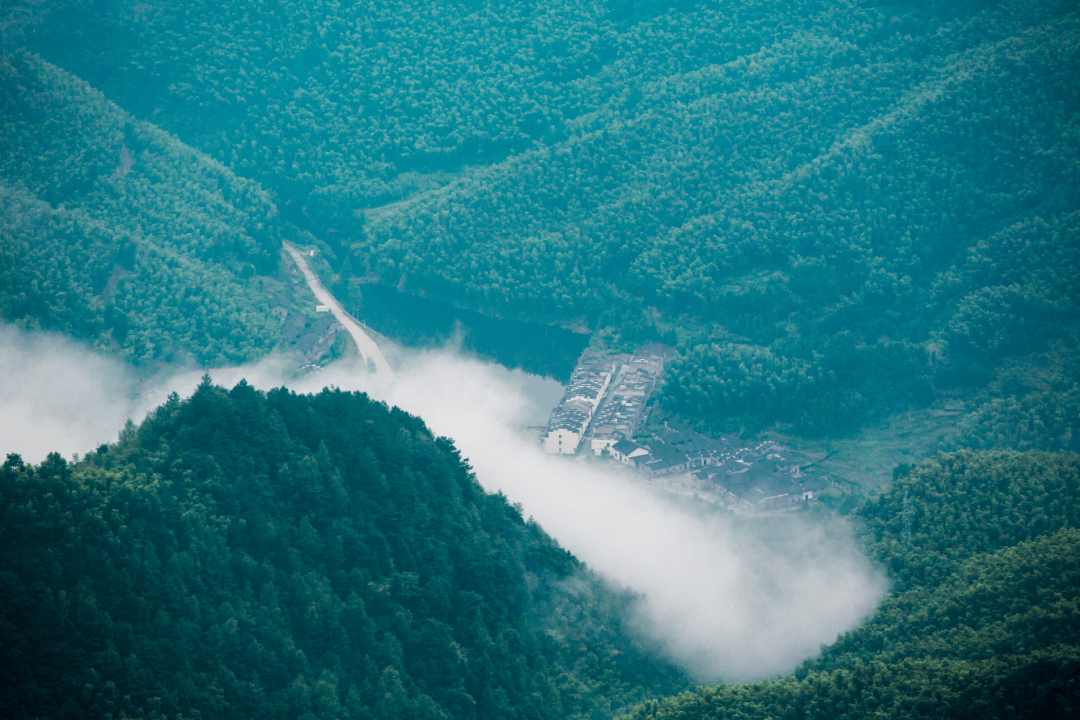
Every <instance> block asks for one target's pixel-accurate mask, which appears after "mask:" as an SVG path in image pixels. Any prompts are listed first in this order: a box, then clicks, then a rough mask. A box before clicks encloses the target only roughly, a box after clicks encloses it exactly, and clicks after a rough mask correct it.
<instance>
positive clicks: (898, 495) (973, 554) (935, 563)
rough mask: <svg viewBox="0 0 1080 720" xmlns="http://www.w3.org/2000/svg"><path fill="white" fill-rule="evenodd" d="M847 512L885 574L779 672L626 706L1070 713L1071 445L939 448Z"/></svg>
mask: <svg viewBox="0 0 1080 720" xmlns="http://www.w3.org/2000/svg"><path fill="white" fill-rule="evenodd" d="M899 475H900V476H899V477H898V478H897V480H896V482H894V483H893V485H892V486H891V487H890V488H889V490H888V491H887V492H885V493H884V494H882V495H881V496H880V497H878V498H876V499H874V500H872V501H870V502H868V503H867V504H866V505H865V506H864V507H863V508H862V509H861V510H860V511H859V515H860V516H861V518H862V519H863V520H864V521H865V523H866V526H865V533H866V537H867V540H868V545H869V550H870V553H871V555H872V556H874V557H876V558H877V559H878V560H880V561H881V562H882V563H884V564H885V566H886V567H888V568H889V570H890V572H891V573H892V575H893V576H894V578H895V587H894V590H893V592H892V593H891V594H890V596H889V597H888V598H887V599H886V601H885V602H884V603H883V604H882V606H881V607H880V608H879V609H878V610H877V612H875V614H874V615H873V616H872V617H871V618H870V619H869V620H868V621H867V622H866V623H864V624H863V625H862V626H860V627H859V628H858V629H856V630H853V631H851V632H849V633H846V634H845V635H844V636H843V637H841V638H840V639H839V641H838V642H837V643H835V644H834V645H832V646H830V647H828V648H824V650H823V653H822V655H821V656H820V657H819V658H816V659H814V660H811V661H808V662H806V663H805V664H804V665H803V667H802V668H800V669H799V671H798V672H797V673H796V674H795V675H794V676H793V677H789V678H786V679H781V680H777V681H769V682H763V683H758V684H755V685H745V686H735V687H733V686H724V685H722V686H720V687H717V688H712V689H706V690H701V691H697V692H694V693H686V694H683V695H681V696H679V697H677V698H674V699H672V700H670V701H668V702H666V703H648V704H646V705H643V706H640V707H638V708H636V709H635V711H634V713H633V715H632V716H633V717H635V718H685V719H686V720H690V719H691V718H766V717H792V718H841V717H848V718H861V717H880V716H884V717H896V718H909V717H910V718H914V717H940V718H996V717H1040V718H1055V717H1061V718H1064V717H1073V716H1075V713H1076V712H1077V711H1078V709H1080V682H1078V681H1077V677H1080V456H1076V455H1064V454H1061V455H1049V454H1045V453H1034V452H1033V453H1022V454H1021V453H991V452H984V453H972V452H970V451H969V452H961V453H955V454H951V455H939V456H938V457H937V458H935V459H933V460H930V461H927V462H926V463H923V464H922V465H920V466H918V467H916V468H914V469H908V472H907V474H904V473H900V474H899Z"/></svg>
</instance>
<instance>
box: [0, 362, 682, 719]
mask: <svg viewBox="0 0 1080 720" xmlns="http://www.w3.org/2000/svg"><path fill="white" fill-rule="evenodd" d="M0 513H2V514H3V523H2V525H0V538H2V542H0V587H2V595H3V598H4V602H3V603H2V604H0V654H2V656H3V660H2V662H0V677H2V686H3V688H4V689H3V692H2V693H0V714H2V715H3V716H4V717H10V718H31V717H37V718H53V717H55V718H59V717H65V718H66V717H82V716H85V717H132V718H135V717H147V718H153V717H187V718H197V717H203V718H211V717H225V716H228V717H251V718H277V717H280V718H313V717H317V718H378V719H380V720H391V719H393V720H400V719H402V718H416V719H419V718H483V719H484V720H488V719H491V718H523V719H524V718H551V719H552V720H555V719H559V718H600V717H610V716H611V714H612V713H613V712H614V711H617V710H619V709H620V708H625V707H626V706H627V705H628V704H630V703H633V702H638V701H641V700H643V699H645V698H647V697H650V696H653V695H657V694H664V693H668V692H672V691H675V690H678V689H681V688H682V687H685V686H686V681H685V679H684V678H683V677H682V675H681V674H680V673H679V672H678V671H676V670H675V669H674V668H672V667H671V666H670V665H668V664H666V663H665V662H664V661H662V660H660V659H658V658H657V657H655V656H654V655H653V654H652V652H651V651H650V650H648V649H646V648H643V647H641V646H640V645H638V644H636V642H635V641H634V640H633V638H632V635H631V633H630V632H629V631H628V629H627V628H626V627H625V625H624V617H625V616H626V613H627V610H628V608H629V606H630V603H631V602H632V598H630V597H628V596H624V595H620V594H617V593H614V592H612V591H610V590H608V589H606V587H605V586H604V585H602V584H601V583H600V582H599V581H598V580H597V579H596V578H595V576H593V575H591V574H590V573H589V572H588V571H587V570H585V569H584V568H583V567H582V566H580V565H579V563H578V561H577V560H575V559H574V557H573V556H571V555H570V554H569V553H567V552H566V551H564V550H562V549H561V548H559V547H558V545H557V544H556V543H555V542H554V541H553V540H552V539H551V538H549V537H548V536H547V535H545V534H544V532H543V531H542V530H541V529H540V528H539V527H538V526H537V525H536V524H535V523H532V522H531V521H530V522H526V521H525V520H524V519H522V517H521V515H520V513H519V511H518V510H517V509H515V508H514V507H512V506H510V505H509V503H508V502H507V501H506V499H505V498H504V497H502V496H501V495H488V494H485V493H484V492H483V490H482V489H481V488H480V486H479V485H478V484H477V482H476V480H475V478H474V477H473V475H472V474H471V472H470V471H469V468H468V465H466V464H465V463H464V462H462V460H461V458H460V457H459V455H458V453H457V451H456V450H455V449H454V447H453V446H452V444H451V443H450V441H448V440H446V439H445V438H434V437H432V436H431V434H430V433H429V432H428V430H427V429H426V428H425V427H424V425H423V423H422V422H421V421H420V420H418V419H416V418H414V417H411V416H409V415H406V414H405V413H404V412H402V411H400V410H397V409H388V408H387V407H386V406H385V405H383V404H381V403H376V402H373V401H371V400H369V399H368V398H367V397H366V396H364V395H362V394H349V393H342V392H340V391H329V390H326V391H323V392H322V393H321V394H319V395H317V396H304V395H295V394H293V393H291V392H289V391H287V390H284V389H282V390H276V391H272V392H270V393H268V394H263V393H260V392H258V391H256V390H254V389H252V388H251V387H249V386H248V385H246V384H244V383H241V384H239V385H237V386H236V387H235V388H233V389H232V390H231V391H227V390H225V389H223V388H220V387H215V386H213V385H211V384H210V383H209V382H204V383H203V384H202V385H201V386H200V387H199V389H198V390H197V391H196V392H195V394H194V395H193V396H192V397H191V398H190V399H189V400H185V401H181V400H179V399H178V398H177V397H176V396H175V395H174V396H173V397H172V398H170V399H169V401H168V402H167V403H165V404H164V405H163V406H161V407H160V408H158V409H157V410H156V411H155V412H154V413H152V414H151V415H150V416H149V417H148V418H147V420H146V421H145V422H144V423H143V424H142V425H140V426H138V427H135V426H132V425H129V427H128V428H127V429H126V430H124V431H123V433H122V434H121V437H120V440H119V442H118V443H116V444H114V445H108V446H102V447H100V448H99V449H98V450H97V451H96V452H93V453H90V454H89V455H88V456H87V457H86V458H85V459H84V460H82V461H81V462H78V463H75V464H74V465H70V464H68V463H66V462H65V461H64V460H63V459H62V458H61V457H60V456H58V455H56V454H53V455H51V456H50V457H49V458H48V459H47V460H46V461H45V462H43V463H42V464H41V465H40V466H37V467H31V466H26V465H24V464H23V463H22V461H21V460H20V459H19V458H18V456H16V455H9V456H8V458H7V461H6V462H5V463H4V465H3V467H2V469H0Z"/></svg>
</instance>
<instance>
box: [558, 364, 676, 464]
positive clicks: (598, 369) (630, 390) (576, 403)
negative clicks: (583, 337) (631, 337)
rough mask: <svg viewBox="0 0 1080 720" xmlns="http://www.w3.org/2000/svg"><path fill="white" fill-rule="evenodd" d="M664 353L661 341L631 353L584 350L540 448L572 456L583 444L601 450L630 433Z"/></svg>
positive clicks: (643, 413)
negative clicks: (603, 352) (601, 352)
mask: <svg viewBox="0 0 1080 720" xmlns="http://www.w3.org/2000/svg"><path fill="white" fill-rule="evenodd" d="M666 356H667V349H666V348H665V347H663V346H662V345H647V346H645V347H643V348H641V349H640V350H638V351H637V352H636V353H634V354H633V355H630V354H619V355H602V354H600V353H598V352H596V351H595V350H591V349H590V350H586V351H585V353H584V354H583V355H582V356H581V359H580V360H579V361H578V364H577V367H576V368H574V373H573V375H571V377H570V383H569V385H567V387H566V392H565V393H564V394H563V398H562V400H561V401H559V404H558V406H557V407H556V408H555V409H554V410H553V411H552V413H551V419H550V420H549V421H548V429H547V434H546V435H545V436H544V450H545V451H547V452H548V453H551V454H558V455H574V454H575V453H577V452H578V449H579V448H581V447H582V446H586V447H588V448H589V449H590V450H591V451H592V452H593V454H595V455H601V454H602V453H603V452H604V450H606V449H608V448H610V447H611V446H613V445H615V444H616V443H618V442H619V441H620V440H622V439H623V438H630V437H633V436H634V435H635V434H636V433H637V432H638V431H639V430H640V429H641V428H642V427H643V426H644V424H645V421H646V420H647V419H648V415H647V408H648V402H649V398H650V397H651V396H652V393H653V390H655V389H656V383H657V381H658V380H659V379H660V373H661V372H663V370H664V359H665V358H666Z"/></svg>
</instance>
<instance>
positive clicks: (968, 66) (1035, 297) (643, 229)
mask: <svg viewBox="0 0 1080 720" xmlns="http://www.w3.org/2000/svg"><path fill="white" fill-rule="evenodd" d="M40 7H43V8H45V9H46V10H50V9H51V11H52V12H51V14H50V15H48V16H47V17H48V19H47V21H44V22H40V23H38V24H37V25H36V26H35V25H33V24H32V23H30V22H29V21H28V22H27V23H26V25H27V29H26V32H25V33H23V34H22V35H18V33H14V35H13V36H17V37H18V41H19V42H26V43H27V44H28V46H29V47H31V48H32V49H34V50H36V51H37V52H40V53H41V54H42V55H43V56H44V57H45V58H46V59H47V60H49V61H50V62H52V63H54V64H56V65H57V66H59V67H62V68H64V69H66V70H68V71H69V72H72V73H75V74H76V75H77V76H78V77H80V78H82V79H84V80H86V81H88V82H89V83H90V84H91V85H92V86H93V87H95V88H97V89H99V90H101V91H102V92H103V93H104V94H105V95H106V97H108V98H109V99H111V100H113V101H115V102H117V103H118V104H119V105H120V106H121V107H123V108H124V109H125V110H126V111H127V112H130V113H132V114H133V115H134V116H135V117H138V118H142V119H144V120H149V121H151V122H154V123H155V124H157V125H159V126H160V127H162V128H164V129H165V130H167V131H169V132H171V133H173V134H175V135H176V136H177V137H178V138H179V139H180V140H182V141H183V142H184V143H187V144H188V145H190V146H192V147H194V148H197V149H198V150H199V151H201V152H203V153H206V154H207V155H208V156H209V157H212V158H214V159H215V160H216V161H218V162H220V163H222V164H223V165H224V166H225V167H227V168H229V170H230V171H231V172H233V173H235V174H236V175H237V176H240V177H245V178H249V179H251V180H255V181H257V182H259V183H260V184H261V186H262V187H263V188H265V190H266V191H267V192H268V193H269V197H270V198H272V200H273V202H274V203H275V204H276V206H277V208H278V210H279V211H280V214H281V216H282V217H285V218H288V219H290V220H291V221H294V222H296V223H299V224H300V225H301V226H303V227H305V228H308V229H310V230H312V231H313V232H314V233H315V234H316V235H318V237H319V238H320V239H321V241H322V242H323V243H325V244H324V249H325V250H326V251H328V252H327V258H328V260H329V265H327V266H326V267H325V273H326V276H327V277H326V279H327V280H328V281H329V282H331V284H332V286H333V287H334V289H335V291H336V292H337V294H338V295H339V296H340V297H341V298H342V299H343V301H345V302H346V303H347V305H348V306H349V307H352V308H362V307H363V303H364V298H363V283H365V282H372V281H373V282H377V283H382V284H386V285H390V286H393V287H397V288H401V289H405V290H407V291H409V292H413V293H420V294H424V295H427V296H429V297H433V298H437V299H440V300H443V301H446V302H449V303H451V304H453V305H456V306H458V307H462V308H467V309H472V310H479V311H482V312H485V313H488V314H491V315H495V316H500V317H505V318H512V319H519V320H521V319H529V320H538V321H541V322H547V323H556V324H567V325H571V324H572V325H581V324H584V325H587V326H589V327H591V328H592V329H594V330H599V331H601V335H600V336H599V337H600V338H601V339H603V338H608V341H609V342H615V343H616V344H618V343H633V342H639V341H643V340H656V339H659V340H663V341H666V342H669V343H672V344H675V345H677V346H678V348H679V350H680V360H679V362H677V363H676V364H675V366H674V368H673V370H672V371H671V372H670V373H669V376H668V378H667V383H666V386H665V389H664V392H663V395H662V404H663V405H664V407H665V408H667V409H668V410H669V411H672V412H675V413H677V414H679V415H681V416H683V417H685V418H688V419H690V420H692V421H694V422H696V423H698V424H699V425H700V426H701V427H703V428H708V429H711V430H738V429H740V428H742V429H755V428H760V427H763V426H766V425H770V424H772V423H775V422H780V423H785V424H788V425H790V426H791V427H793V428H794V429H795V430H796V431H797V432H800V433H832V432H836V431H840V430H845V429H850V428H853V427H856V426H857V425H859V424H860V423H863V422H865V421H867V420H868V419H870V418H873V417H876V416H879V415H882V414H887V413H889V412H893V411H895V410H897V409H903V408H906V407H912V406H914V407H920V406H925V405H926V404H928V403H930V402H931V401H933V400H934V399H935V398H937V399H939V398H941V397H942V394H943V393H946V394H948V393H953V394H958V395H959V396H962V397H972V396H974V395H975V394H977V393H978V392H979V391H980V390H981V389H983V388H985V387H986V386H987V385H988V384H991V383H992V382H995V381H997V382H998V383H999V384H998V386H995V387H1001V383H1002V382H1003V378H1002V377H1001V376H1000V375H999V374H998V373H999V371H1001V369H1002V368H1003V367H1005V366H1007V365H1009V359H1010V358H1023V363H1024V364H1025V365H1027V366H1031V367H1034V368H1038V370H1037V371H1036V373H1035V375H1036V376H1037V378H1036V379H1032V378H1030V377H1029V378H1028V379H1027V380H1026V381H1025V382H1024V383H1022V384H1021V386H1020V387H1018V388H1013V389H1012V390H1011V391H1010V390H1005V391H1003V392H1001V393H999V394H996V395H995V394H994V393H991V395H988V396H986V397H985V398H983V400H993V399H994V398H995V397H996V398H997V399H998V400H1002V401H1005V402H1006V405H1008V404H1009V402H1011V403H1012V405H1009V407H1008V408H1003V407H1001V406H1000V403H998V405H994V404H993V403H991V404H989V405H985V406H979V404H978V403H976V405H975V406H972V407H971V408H969V409H971V410H975V411H978V412H982V413H983V415H987V414H988V415H987V417H989V419H986V418H982V419H980V420H978V422H981V423H982V424H983V425H985V426H987V427H990V426H993V425H994V424H995V423H1000V421H1001V417H1002V413H1005V416H1008V417H1010V418H1012V421H1016V422H1021V423H1026V424H1027V425H1028V426H1032V427H1034V426H1036V425H1038V426H1041V427H1045V428H1046V430H1045V431H1042V430H1039V431H1038V432H1035V433H1034V434H1032V433H1028V435H1029V436H1031V437H1029V440H1030V442H1031V444H1032V445H1033V446H1036V447H1044V448H1047V449H1054V448H1058V447H1065V448H1075V443H1076V440H1075V437H1076V432H1075V430H1074V428H1073V425H1074V424H1075V423H1073V422H1072V421H1068V420H1059V419H1057V418H1058V416H1059V415H1063V416H1069V415H1072V414H1075V413H1072V409H1074V406H1075V400H1070V401H1069V402H1070V403H1071V404H1070V405H1068V409H1063V408H1062V407H1057V406H1055V407H1050V408H1046V407H1043V406H1042V405H1041V404H1040V403H1039V402H1037V401H1033V400H1032V399H1031V398H1032V396H1033V395H1036V394H1038V391H1039V389H1040V386H1041V385H1045V384H1047V383H1050V384H1054V383H1057V384H1058V385H1063V386H1064V387H1065V388H1066V392H1065V394H1066V395H1068V396H1070V397H1073V398H1075V395H1076V384H1075V379H1074V373H1073V371H1072V370H1071V369H1069V368H1066V370H1065V371H1062V370H1061V368H1060V363H1057V362H1055V361H1054V360H1053V356H1054V355H1053V354H1054V353H1055V352H1056V353H1058V354H1060V353H1061V352H1062V351H1063V348H1064V350H1065V351H1066V352H1071V350H1072V349H1074V348H1075V347H1076V336H1075V332H1076V320H1077V310H1076V303H1075V301H1076V293H1077V284H1076V281H1075V278H1076V277H1080V261H1078V257H1080V256H1078V247H1080V237H1078V235H1077V214H1076V213H1077V212H1078V211H1080V195H1078V193H1080V184H1078V183H1080V180H1078V177H1077V167H1080V162H1078V161H1080V148H1078V140H1077V138H1078V137H1080V136H1078V134H1077V124H1076V122H1077V110H1078V108H1080V94H1078V90H1077V88H1078V87H1080V83H1078V82H1077V63H1078V58H1080V55H1078V47H1077V43H1078V40H1077V38H1078V37H1080V19H1078V16H1077V12H1076V9H1075V6H1074V5H1073V4H1072V3H1068V2H1040V3H1029V2H1020V1H1019V0H1016V1H1005V2H984V3H935V2H920V3H909V4H902V5H883V4H869V3H863V4H856V3H840V4H836V3H818V2H805V3H798V4H778V3H771V2H753V3H750V4H740V5H738V6H735V5H728V4H722V3H700V4H692V3H678V4H675V5H669V6H661V5H659V4H648V3H627V2H621V3H607V4H605V3H589V2H565V3H560V2H544V3H538V4H522V3H516V2H507V3H500V4H487V5H480V4H469V3H465V4H461V3H441V2H431V3H424V4H419V5H417V4H414V3H404V2H395V3H389V4H385V3H384V4H379V5H371V4H365V3H357V4H354V5H347V6H343V5H337V4H330V3H290V2H281V3H276V4H275V5H274V6H273V8H272V9H271V8H269V7H263V6H259V7H255V6H250V5H247V4H244V3H240V2H206V3H195V4H190V3H187V4H184V5H182V6H177V5H171V4H164V3H160V4H159V3H152V2H147V3H128V2H116V3H93V4H89V3H63V2H49V3H45V4H44V5H43V6H40ZM10 42H12V43H14V42H15V41H10ZM1005 384H1008V383H1007V382H1006V383H1005ZM1010 398H1011V399H1012V400H1011V401H1010V400H1009V399H1010ZM1025 398H1026V399H1025ZM980 402H981V401H980ZM1058 404H1059V405H1060V403H1058ZM979 407H981V408H982V409H981V410H979ZM1010 413H1011V414H1010ZM991 416H993V417H991ZM980 417H981V416H980Z"/></svg>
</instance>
